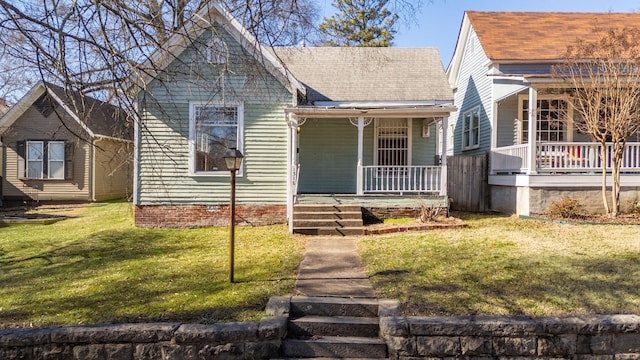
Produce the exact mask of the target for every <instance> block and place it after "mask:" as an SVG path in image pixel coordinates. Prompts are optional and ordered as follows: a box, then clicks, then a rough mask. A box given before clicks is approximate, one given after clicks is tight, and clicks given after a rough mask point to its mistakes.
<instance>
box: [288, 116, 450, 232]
mask: <svg viewBox="0 0 640 360" xmlns="http://www.w3.org/2000/svg"><path fill="white" fill-rule="evenodd" d="M450 111H451V108H450V106H440V105H429V106H414V107H410V108H407V107H386V108H384V107H380V108H367V109H362V108H357V109H356V108H340V107H296V108H291V109H287V123H288V126H289V127H288V128H289V149H288V150H289V151H288V174H287V175H288V184H287V185H288V187H287V189H288V199H287V200H288V202H287V205H288V210H289V211H288V214H289V223H290V226H293V225H292V224H293V214H294V212H293V206H294V204H296V203H300V202H302V201H306V202H308V201H320V202H321V203H322V202H325V201H327V199H329V201H338V202H348V203H350V204H355V203H357V204H371V205H372V206H374V207H385V206H390V205H389V202H388V201H389V200H390V196H393V197H394V198H395V199H402V198H403V197H414V196H416V197H420V196H422V197H432V196H436V197H438V199H445V198H446V159H444V158H443V157H440V156H439V155H438V153H439V151H438V149H439V147H441V148H440V149H446V134H445V136H442V138H438V137H437V136H438V135H437V134H438V131H437V130H438V128H439V127H442V126H443V125H444V129H445V130H446V128H447V126H446V121H447V116H448V115H449V113H450ZM310 195H313V196H310ZM410 202H411V203H410V204H409V203H406V202H402V203H404V204H405V205H407V206H409V207H413V208H415V207H418V206H419V205H418V204H417V202H416V201H415V199H414V200H413V201H410ZM440 202H442V200H440Z"/></svg>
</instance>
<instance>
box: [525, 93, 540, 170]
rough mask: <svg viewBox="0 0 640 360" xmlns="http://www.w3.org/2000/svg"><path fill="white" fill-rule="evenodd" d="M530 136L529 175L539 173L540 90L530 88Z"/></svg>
mask: <svg viewBox="0 0 640 360" xmlns="http://www.w3.org/2000/svg"><path fill="white" fill-rule="evenodd" d="M528 115H529V138H528V139H527V141H528V143H527V155H528V158H529V159H528V160H529V168H528V170H527V175H535V174H536V173H537V171H536V170H537V166H536V138H537V137H538V134H537V131H538V124H537V122H538V90H537V89H535V88H532V87H530V88H529V114H528Z"/></svg>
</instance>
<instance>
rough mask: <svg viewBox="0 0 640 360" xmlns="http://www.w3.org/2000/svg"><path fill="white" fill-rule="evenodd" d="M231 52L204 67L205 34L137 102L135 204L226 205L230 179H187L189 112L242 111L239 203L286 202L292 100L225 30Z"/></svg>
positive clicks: (199, 177)
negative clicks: (225, 107) (211, 106)
mask: <svg viewBox="0 0 640 360" xmlns="http://www.w3.org/2000/svg"><path fill="white" fill-rule="evenodd" d="M216 32H217V33H218V34H220V35H221V36H222V38H223V40H224V41H225V43H226V45H227V47H228V57H227V61H226V63H225V64H211V63H208V62H207V61H206V58H205V55H204V54H205V52H204V51H203V48H204V44H206V43H207V42H208V39H209V37H210V36H211V31H205V32H204V33H203V34H202V35H201V36H200V37H199V38H198V39H197V40H196V41H194V43H193V44H192V45H190V46H189V47H188V48H187V49H185V50H184V51H183V52H182V54H181V55H180V56H178V57H177V58H176V59H175V60H174V61H173V62H172V63H171V64H170V65H169V66H168V68H167V69H166V70H165V71H163V73H162V74H160V75H159V76H157V77H156V79H155V80H153V81H152V82H150V84H149V85H148V87H147V91H146V92H143V93H141V94H140V95H139V103H140V106H141V110H142V111H141V113H142V118H141V122H142V125H141V126H139V133H138V139H140V141H139V149H138V184H137V185H138V186H137V191H138V194H137V195H138V204H139V205H158V204H175V205H180V204H206V205H215V204H225V203H228V201H229V199H228V198H229V174H228V173H221V174H220V175H219V176H218V175H216V176H200V175H192V174H190V173H189V104H190V102H192V101H212V102H216V103H229V104H235V103H240V104H242V105H243V108H244V119H243V122H244V124H243V133H242V134H241V135H242V136H243V139H244V140H243V149H241V151H242V152H243V153H244V156H245V158H244V162H243V172H242V174H241V176H239V177H238V180H237V195H236V197H237V201H238V203H240V204H242V203H265V204H269V203H272V204H284V203H285V202H286V173H287V171H286V158H287V155H286V154H287V151H286V149H287V139H286V134H287V129H286V122H285V118H284V110H283V109H284V108H285V107H286V106H290V105H292V104H295V102H294V96H293V95H292V94H291V93H290V92H289V91H288V90H287V89H286V88H285V87H284V86H283V85H282V84H281V83H280V82H278V81H277V80H276V79H275V78H274V77H273V76H271V75H270V74H269V73H268V72H267V71H266V70H265V69H264V67H263V66H262V65H261V64H260V63H258V61H256V60H255V59H254V57H253V56H251V54H248V53H247V52H246V51H245V50H244V49H243V48H242V47H241V46H240V45H239V44H238V43H237V42H235V41H234V39H233V38H232V37H231V36H230V35H229V34H228V33H226V32H225V31H224V30H223V29H222V28H221V27H218V26H216Z"/></svg>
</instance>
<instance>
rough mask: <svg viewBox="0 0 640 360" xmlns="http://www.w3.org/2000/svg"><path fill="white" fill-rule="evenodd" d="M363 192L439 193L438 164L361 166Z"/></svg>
mask: <svg viewBox="0 0 640 360" xmlns="http://www.w3.org/2000/svg"><path fill="white" fill-rule="evenodd" d="M362 173H363V176H362V177H363V191H364V193H383V192H386V193H420V192H423V193H439V192H440V190H441V182H442V167H440V166H363V167H362Z"/></svg>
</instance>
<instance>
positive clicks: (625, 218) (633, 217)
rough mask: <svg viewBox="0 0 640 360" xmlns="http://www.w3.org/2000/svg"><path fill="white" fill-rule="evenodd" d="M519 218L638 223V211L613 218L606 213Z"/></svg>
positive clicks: (537, 215) (572, 221) (576, 222)
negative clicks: (568, 216)
mask: <svg viewBox="0 0 640 360" xmlns="http://www.w3.org/2000/svg"><path fill="white" fill-rule="evenodd" d="M521 218H524V219H534V220H545V221H553V222H558V223H568V224H611V225H640V213H630V214H620V215H618V216H617V217H615V218H611V217H608V216H607V215H579V216H576V217H574V218H561V217H551V216H547V215H544V214H536V215H533V216H521Z"/></svg>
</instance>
